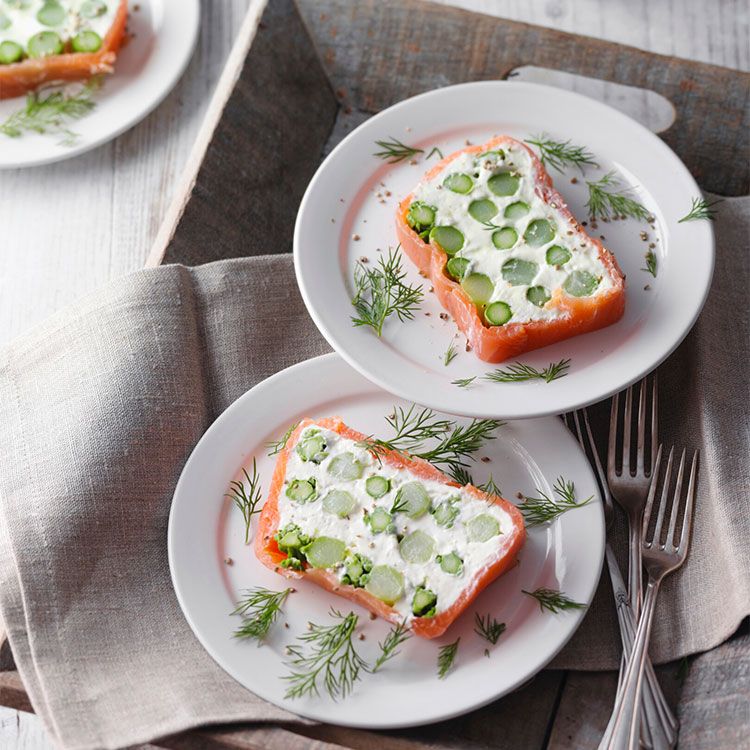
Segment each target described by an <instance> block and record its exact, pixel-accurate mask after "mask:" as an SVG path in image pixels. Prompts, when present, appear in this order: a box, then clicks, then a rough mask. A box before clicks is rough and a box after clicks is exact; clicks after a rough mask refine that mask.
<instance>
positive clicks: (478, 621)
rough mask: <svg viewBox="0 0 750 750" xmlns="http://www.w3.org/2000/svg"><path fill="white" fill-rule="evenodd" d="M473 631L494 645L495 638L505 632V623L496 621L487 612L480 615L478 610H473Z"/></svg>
mask: <svg viewBox="0 0 750 750" xmlns="http://www.w3.org/2000/svg"><path fill="white" fill-rule="evenodd" d="M474 632H475V633H476V634H477V635H479V636H481V637H482V638H484V639H485V640H486V641H489V642H490V643H491V644H492V645H493V646H494V645H495V644H496V643H497V639H498V638H499V637H500V636H501V635H502V634H503V633H504V632H505V623H504V622H498V621H497V620H496V619H495V618H494V617H492V616H491V615H489V614H487V615H484V617H482V616H481V615H480V614H479V612H475V613H474Z"/></svg>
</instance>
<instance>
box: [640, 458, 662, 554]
mask: <svg viewBox="0 0 750 750" xmlns="http://www.w3.org/2000/svg"><path fill="white" fill-rule="evenodd" d="M660 466H661V445H660V446H659V448H658V449H657V451H656V461H655V462H654V473H653V474H652V475H651V484H650V485H649V488H648V499H647V500H646V509H645V510H644V512H643V539H644V541H645V540H646V536H647V532H648V525H649V523H650V521H651V510H652V508H653V506H654V497H655V496H656V485H657V484H658V483H659V467H660Z"/></svg>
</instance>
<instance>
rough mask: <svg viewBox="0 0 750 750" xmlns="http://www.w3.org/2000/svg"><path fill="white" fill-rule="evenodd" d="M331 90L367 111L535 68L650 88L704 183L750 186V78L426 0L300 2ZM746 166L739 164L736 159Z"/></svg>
mask: <svg viewBox="0 0 750 750" xmlns="http://www.w3.org/2000/svg"><path fill="white" fill-rule="evenodd" d="M299 4H300V8H301V10H302V12H303V14H304V18H305V22H306V23H307V24H308V27H309V28H310V31H311V34H312V36H313V38H314V40H315V43H316V44H317V45H318V47H319V49H320V52H321V56H322V59H323V62H324V65H325V67H326V70H327V71H328V73H329V76H330V78H331V81H332V84H333V87H334V89H335V90H336V91H337V93H338V94H339V95H340V98H341V99H342V101H343V102H344V103H345V105H346V106H351V107H352V108H353V109H360V110H363V111H366V112H377V111H379V110H381V109H384V108H385V107H387V106H389V105H391V104H393V103H395V102H397V101H399V100H401V99H404V98H406V97H409V96H413V95H415V94H417V93H420V92H422V91H426V90H429V89H433V88H436V87H439V86H445V85H448V84H451V83H459V82H462V81H471V80H483V79H491V78H505V77H507V75H508V74H509V73H510V72H511V71H512V70H513V69H515V68H518V67H520V66H523V65H537V66H542V67H547V68H553V69H561V70H565V71H567V72H570V73H576V74H579V75H584V76H590V77H592V78H599V79H603V80H608V81H614V82H617V83H623V84H627V85H630V86H638V87H641V88H646V89H651V90H653V91H656V92H657V93H659V94H662V95H663V96H665V97H666V98H667V99H669V100H670V101H671V103H672V104H673V105H674V107H675V109H676V112H677V118H676V121H675V123H674V124H673V126H672V127H671V128H669V129H668V130H666V131H665V132H664V133H662V134H661V136H662V137H663V138H664V140H665V141H666V142H667V143H668V144H669V145H670V146H671V147H672V148H673V149H674V150H675V151H676V152H677V154H678V155H679V156H680V157H681V158H682V160H683V161H684V162H685V164H686V165H687V166H688V168H689V169H690V171H691V172H692V173H693V175H694V176H695V177H696V179H697V180H698V181H699V182H700V183H701V185H702V187H704V188H705V189H707V190H710V191H712V192H715V193H720V194H724V195H744V194H746V193H747V192H748V190H749V189H750V164H748V160H747V159H746V158H741V157H740V156H739V155H740V154H744V155H746V154H747V153H748V149H749V148H750V146H749V144H750V140H749V138H750V135H749V133H750V75H748V74H745V73H739V72H737V71H733V70H729V69H727V68H720V67H718V66H712V65H706V64H704V63H696V62H693V61H690V60H683V59H680V58H677V57H667V56H662V55H654V54H652V53H649V52H645V51H643V50H639V49H635V48H632V47H626V46H624V45H620V44H613V43H611V42H606V41H603V40H600V39H592V38H588V37H582V36H577V35H573V34H568V33H565V32H561V31H557V30H555V29H545V28H542V27H539V26H530V25H528V24H523V23H517V22H513V21H508V20H505V19H497V18H492V17H490V16H484V15H480V14H476V13H467V12H465V11H462V10H458V9H455V8H445V7H439V6H436V5H434V4H431V3H424V2H421V0H362V2H359V3H350V2H348V1H347V0H299ZM740 161H741V162H742V163H741V164H740V163H739V162H740Z"/></svg>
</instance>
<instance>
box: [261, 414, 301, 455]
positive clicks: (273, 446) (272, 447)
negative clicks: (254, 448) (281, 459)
mask: <svg viewBox="0 0 750 750" xmlns="http://www.w3.org/2000/svg"><path fill="white" fill-rule="evenodd" d="M298 426H299V422H295V423H294V424H293V425H291V426H290V427H289V429H288V430H287V431H286V432H285V433H284V434H283V435H282V436H281V437H280V438H279V439H278V440H275V441H272V442H270V443H266V448H268V455H269V456H275V455H277V454H278V453H281V451H282V450H284V448H285V447H286V444H287V442H288V441H289V438H290V437H291V436H292V433H293V432H294V431H295V430H296V429H297V427H298Z"/></svg>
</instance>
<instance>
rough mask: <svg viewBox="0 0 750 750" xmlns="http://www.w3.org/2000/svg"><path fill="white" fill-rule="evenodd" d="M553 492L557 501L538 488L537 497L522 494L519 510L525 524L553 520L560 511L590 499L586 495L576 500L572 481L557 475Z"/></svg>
mask: <svg viewBox="0 0 750 750" xmlns="http://www.w3.org/2000/svg"><path fill="white" fill-rule="evenodd" d="M553 490H554V492H555V494H556V495H557V496H558V497H559V498H560V500H559V501H556V500H554V499H553V498H551V497H549V496H548V495H546V494H545V493H544V492H542V491H541V490H540V489H537V492H538V493H539V497H528V496H524V502H523V505H522V506H521V508H520V510H521V513H523V517H524V519H525V521H526V526H538V525H539V524H542V523H547V521H553V520H554V519H555V518H557V517H558V516H559V515H561V514H562V513H565V512H567V511H569V510H573V509H574V508H581V507H583V506H584V505H586V503H588V502H589V501H590V500H592V499H593V497H594V496H593V495H591V497H587V498H586V499H585V500H582V501H581V502H578V501H576V490H575V485H574V484H573V482H566V481H565V480H564V479H563V478H562V477H558V478H557V481H556V482H555V486H554V487H553Z"/></svg>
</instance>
